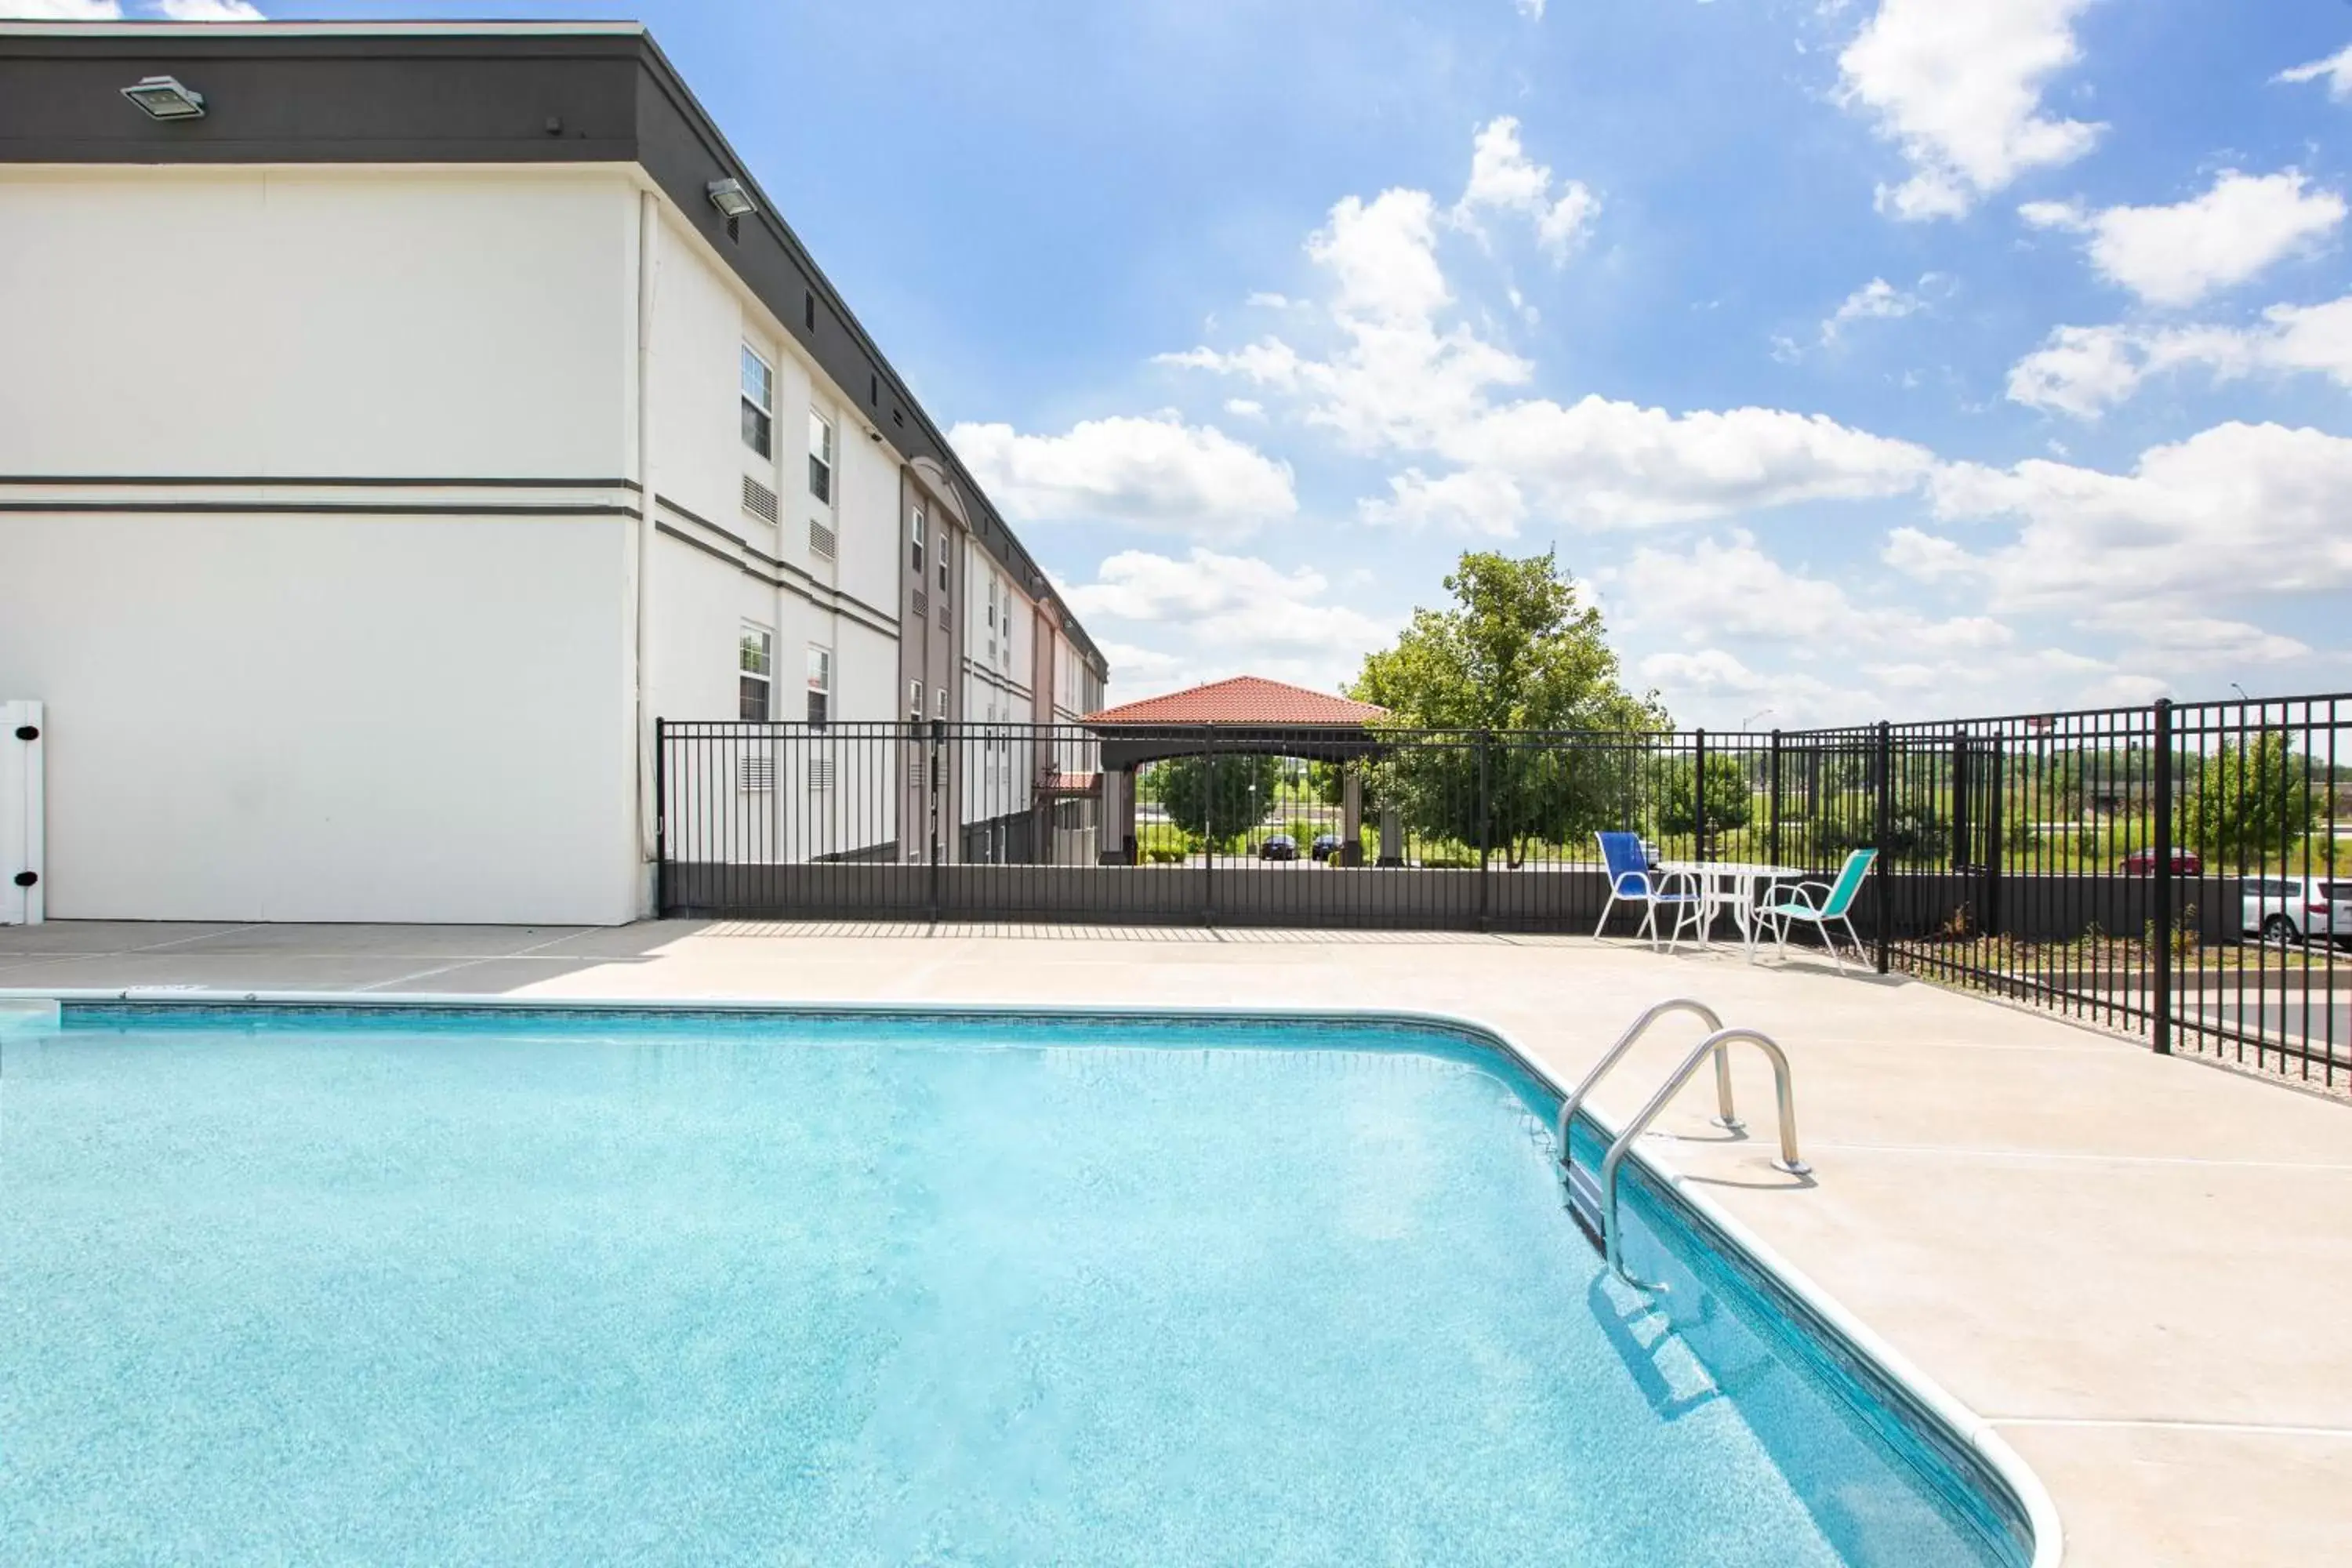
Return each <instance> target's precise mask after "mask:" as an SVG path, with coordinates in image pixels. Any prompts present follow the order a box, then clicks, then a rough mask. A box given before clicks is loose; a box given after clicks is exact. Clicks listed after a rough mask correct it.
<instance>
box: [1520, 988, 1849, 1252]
mask: <svg viewBox="0 0 2352 1568" xmlns="http://www.w3.org/2000/svg"><path fill="white" fill-rule="evenodd" d="M1669 1013H1689V1014H1691V1015H1693V1016H1696V1018H1697V1019H1698V1020H1699V1021H1700V1022H1701V1023H1703V1024H1705V1025H1706V1026H1707V1037H1706V1038H1705V1039H1703V1040H1701V1041H1700V1042H1699V1043H1698V1044H1697V1045H1696V1047H1692V1050H1691V1053H1690V1055H1688V1056H1687V1057H1685V1058H1683V1061H1682V1065H1681V1066H1679V1067H1677V1068H1675V1070H1674V1072H1673V1073H1672V1074H1671V1075H1669V1076H1668V1078H1667V1079H1666V1081H1665V1082H1664V1083H1663V1084H1661V1085H1659V1086H1658V1090H1657V1092H1656V1093H1655V1094H1653V1095H1652V1096H1651V1097H1650V1100H1649V1103H1648V1104H1646V1105H1644V1106H1643V1107H1642V1109H1641V1110H1638V1111H1636V1112H1634V1114H1633V1120H1632V1121H1628V1122H1626V1123H1625V1125H1624V1127H1623V1129H1622V1130H1621V1131H1619V1132H1618V1134H1617V1140H1616V1142H1613V1143H1612V1144H1610V1145H1609V1152H1608V1154H1607V1155H1606V1156H1605V1157H1604V1158H1603V1159H1602V1160H1601V1176H1600V1179H1599V1180H1598V1181H1597V1182H1596V1181H1595V1180H1594V1179H1593V1178H1592V1177H1591V1175H1589V1174H1587V1173H1585V1172H1583V1171H1581V1170H1579V1169H1578V1168H1577V1164H1576V1160H1575V1157H1574V1155H1573V1154H1572V1153H1571V1152H1570V1145H1569V1134H1570V1131H1571V1130H1572V1129H1573V1128H1574V1126H1575V1124H1576V1108H1577V1107H1578V1106H1579V1105H1580V1104H1582V1103H1583V1102H1584V1099H1585V1096H1587V1095H1588V1094H1590V1093H1591V1092H1592V1086H1593V1085H1594V1084H1596V1083H1598V1082H1600V1081H1601V1079H1602V1078H1603V1077H1604V1076H1606V1075H1607V1073H1608V1071H1609V1069H1610V1068H1613V1067H1615V1066H1616V1065H1617V1063H1618V1062H1619V1061H1620V1060H1621V1059H1622V1058H1623V1057H1624V1055H1625V1053H1626V1052H1627V1051H1629V1050H1631V1049H1633V1042H1634V1041H1636V1040H1638V1039H1640V1038H1641V1037H1642V1036H1643V1034H1645V1033H1647V1032H1648V1030H1649V1027H1650V1026H1651V1025H1653V1024H1654V1023H1656V1022H1657V1021H1658V1020H1659V1019H1660V1018H1662V1017H1664V1016H1666V1015H1667V1014H1669ZM1741 1040H1746V1041H1748V1042H1749V1043H1750V1044H1752V1045H1754V1046H1756V1047H1758V1048H1759V1049H1760V1050H1761V1051H1763V1053H1764V1055H1765V1056H1766V1057H1767V1058H1769V1060H1770V1061H1771V1063H1772V1089H1773V1094H1774V1098H1775V1099H1776V1100H1778V1101H1779V1102H1780V1158H1779V1159H1778V1160H1775V1161H1774V1162H1773V1164H1775V1165H1776V1166H1778V1167H1779V1168H1780V1169H1781V1170H1783V1171H1786V1172H1788V1173H1790V1174H1791V1175H1797V1176H1802V1175H1809V1174H1811V1172H1812V1167H1811V1165H1808V1164H1806V1163H1805V1162H1804V1160H1803V1159H1802V1157H1801V1156H1800V1155H1799V1154H1798V1152H1797V1101H1796V1096H1795V1092H1794V1090H1793V1089H1792V1088H1791V1087H1790V1079H1789V1058H1788V1055H1787V1053H1786V1052H1784V1051H1782V1050H1781V1049H1780V1046H1779V1045H1778V1044H1777V1043H1776V1042H1775V1041H1774V1040H1773V1039H1772V1037H1770V1036H1769V1035H1766V1034H1763V1033H1761V1032H1760V1031H1759V1030H1755V1029H1727V1028H1726V1027H1724V1025H1723V1019H1722V1018H1721V1017H1720V1016H1718V1015H1717V1013H1716V1011H1715V1009H1714V1008H1712V1007H1710V1006H1708V1005H1706V1003H1704V1002H1698V1001H1694V1000H1692V999H1691V998H1690V997H1687V996H1676V997H1672V998H1669V999H1668V1000H1666V1001H1664V1002H1661V1003H1658V1004H1657V1005H1655V1006H1653V1007H1651V1008H1649V1009H1647V1010H1646V1011H1645V1012H1643V1015H1642V1016H1640V1017H1638V1018H1636V1019H1634V1020H1633V1024H1632V1025H1631V1026H1629V1027H1628V1028H1627V1029H1626V1031H1625V1032H1624V1033H1623V1034H1622V1035H1620V1036H1618V1037H1617V1043H1616V1044H1615V1045H1612V1046H1611V1047H1609V1048H1608V1049H1607V1050H1606V1051H1603V1052H1602V1053H1601V1059H1600V1060H1599V1061H1597V1062H1594V1063H1593V1064H1592V1068H1591V1071H1589V1072H1587V1073H1586V1074H1585V1075H1584V1079H1583V1081H1581V1082H1580V1083H1579V1084H1578V1085H1577V1086H1576V1087H1575V1088H1574V1089H1570V1090H1569V1092H1568V1095H1567V1097H1566V1098H1565V1099H1563V1100H1561V1101H1560V1102H1559V1121H1558V1123H1557V1126H1556V1133H1557V1136H1558V1138H1559V1163H1560V1169H1561V1172H1562V1173H1563V1174H1564V1176H1565V1178H1566V1181H1567V1184H1568V1205H1569V1209H1570V1212H1571V1213H1573V1214H1575V1215H1576V1216H1577V1218H1578V1219H1579V1220H1580V1221H1582V1222H1583V1223H1584V1224H1585V1226H1587V1227H1588V1228H1589V1229H1592V1230H1597V1231H1598V1232H1599V1233H1600V1236H1601V1249H1602V1251H1603V1252H1605V1253H1606V1254H1607V1255H1608V1258H1609V1268H1610V1272H1612V1273H1613V1274H1615V1275H1616V1276H1617V1277H1618V1278H1619V1279H1622V1280H1624V1281H1625V1282H1626V1283H1627V1284H1628V1285H1632V1286H1634V1287H1635V1288H1637V1289H1643V1290H1663V1289H1665V1287H1664V1285H1658V1284H1651V1283H1649V1282H1647V1281H1645V1280H1641V1279H1634V1278H1633V1276H1632V1275H1631V1274H1628V1273H1626V1272H1625V1266H1624V1264H1623V1263H1622V1261H1621V1260H1620V1258H1619V1256H1618V1245H1617V1168H1618V1167H1619V1166H1620V1165H1622V1164H1623V1163H1624V1161H1625V1154H1626V1152H1627V1151H1628V1150H1630V1149H1631V1148H1633V1140H1634V1139H1636V1138H1639V1137H1640V1136H1641V1135H1642V1134H1643V1132H1644V1131H1647V1130H1648V1128H1649V1125H1650V1123H1651V1122H1652V1121H1655V1120H1656V1119H1657V1116H1658V1113H1659V1112H1660V1111H1662V1110H1664V1109H1665V1108H1666V1105H1667V1103H1668V1102H1669V1101H1670V1100H1673V1099H1674V1097H1675V1095H1676V1094H1677V1093H1678V1092H1680V1091H1681V1089H1682V1087H1683V1085H1685V1084H1686V1083H1688V1082H1689V1081H1690V1080H1691V1077H1692V1075H1693V1074H1695V1073H1696V1072H1697V1071H1698V1069H1699V1064H1700V1063H1702V1062H1704V1061H1706V1058H1709V1057H1713V1058H1715V1100H1716V1115H1715V1124H1716V1125H1717V1126H1718V1127H1721V1128H1724V1129H1725V1130H1727V1131H1731V1132H1745V1131H1747V1130H1748V1129H1747V1124H1746V1123H1745V1122H1743V1121H1740V1120H1739V1118H1738V1115H1737V1114H1735V1111H1734V1107H1733V1105H1732V1100H1731V1047H1732V1046H1733V1045H1734V1044H1736V1043H1737V1042H1738V1041H1741Z"/></svg>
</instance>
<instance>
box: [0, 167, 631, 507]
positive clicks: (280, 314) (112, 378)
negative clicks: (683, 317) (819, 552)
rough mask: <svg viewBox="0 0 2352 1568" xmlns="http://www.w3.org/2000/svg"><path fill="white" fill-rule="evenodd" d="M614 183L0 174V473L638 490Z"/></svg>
mask: <svg viewBox="0 0 2352 1568" xmlns="http://www.w3.org/2000/svg"><path fill="white" fill-rule="evenodd" d="M634 223H635V207H634V197H633V195H631V194H630V190H629V185H628V184H627V176H626V174H624V173H623V172H622V171H619V170H611V169H600V168H593V167H591V168H573V169H545V170H531V171H523V172H499V171H495V170H484V171H465V170H446V169H434V170H391V169H353V168H332V169H316V170H312V169H275V168H272V169H261V168H226V169H207V168H200V167H188V166H182V167H176V168H169V169H163V168H152V169H130V168H100V169H78V170H67V171H45V170H41V169H36V168H26V167H23V166H16V167H9V168H6V169H5V170H0V364H5V367H6V372H5V374H0V474H9V475H25V474H50V475H99V474H143V475H289V474H323V475H337V476H431V477H466V478H485V477H492V476H508V477H530V478H562V479H614V478H618V477H621V475H622V474H623V471H624V470H623V468H622V464H623V462H624V460H625V457H626V454H627V439H628V429H629V423H630V420H631V419H632V417H633V413H632V404H631V401H630V400H631V396H632V386H633V382H632V381H631V379H630V378H629V376H628V375H627V374H625V372H626V369H627V362H628V354H629V350H630V336H629V334H630V329H631V321H632V319H633V312H634V309H635V300H634V295H633V292H632V289H631V287H630V283H629V278H630V271H631V268H632V265H633V263H632V257H633V254H634V252H633V245H634V241H633V234H634Z"/></svg>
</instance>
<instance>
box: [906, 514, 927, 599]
mask: <svg viewBox="0 0 2352 1568" xmlns="http://www.w3.org/2000/svg"><path fill="white" fill-rule="evenodd" d="M925 534H926V529H925V526H924V522H923V509H922V506H921V504H920V503H918V504H916V505H915V506H913V507H911V508H909V509H908V513H907V540H908V544H909V545H910V546H911V547H912V549H913V552H914V553H913V555H912V557H911V561H912V564H913V566H914V572H915V581H916V582H918V583H920V582H923V581H924V577H923V544H924V539H925Z"/></svg>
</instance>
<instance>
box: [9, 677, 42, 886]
mask: <svg viewBox="0 0 2352 1568" xmlns="http://www.w3.org/2000/svg"><path fill="white" fill-rule="evenodd" d="M45 898H46V889H43V887H42V885H41V705H40V704H39V703H37V702H0V925H38V924H40V922H41V914H42V906H43V903H44V901H45Z"/></svg>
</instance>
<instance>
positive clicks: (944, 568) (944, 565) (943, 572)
mask: <svg viewBox="0 0 2352 1568" xmlns="http://www.w3.org/2000/svg"><path fill="white" fill-rule="evenodd" d="M954 538H955V534H954V533H953V532H950V533H949V534H948V535H947V537H946V538H944V539H942V540H940V549H939V556H940V603H941V604H945V603H946V602H947V591H948V544H949V542H950V541H951V540H953V539H954Z"/></svg>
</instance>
